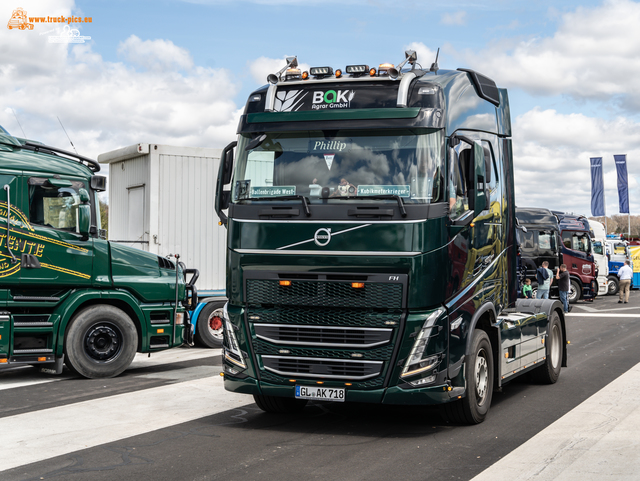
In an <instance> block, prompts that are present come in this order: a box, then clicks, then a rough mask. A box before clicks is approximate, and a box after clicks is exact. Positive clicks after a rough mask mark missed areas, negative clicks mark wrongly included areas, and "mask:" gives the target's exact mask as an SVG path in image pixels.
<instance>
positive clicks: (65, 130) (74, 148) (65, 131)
mask: <svg viewBox="0 0 640 481" xmlns="http://www.w3.org/2000/svg"><path fill="white" fill-rule="evenodd" d="M56 119H58V122H60V127H62V130H64V133H65V135H66V136H67V139H69V143H70V144H71V147H73V150H75V152H76V154H77V153H78V151H77V150H76V146H75V145H73V142H71V137H69V134H67V129H65V128H64V125H62V120H60V117H58V116H57V115H56ZM78 155H79V154H78Z"/></svg>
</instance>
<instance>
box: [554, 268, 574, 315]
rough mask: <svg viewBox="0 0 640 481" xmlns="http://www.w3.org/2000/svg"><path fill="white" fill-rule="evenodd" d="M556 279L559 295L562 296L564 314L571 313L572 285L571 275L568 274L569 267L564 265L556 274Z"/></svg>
mask: <svg viewBox="0 0 640 481" xmlns="http://www.w3.org/2000/svg"><path fill="white" fill-rule="evenodd" d="M556 279H557V280H558V294H559V295H560V302H562V305H563V306H564V312H569V311H570V310H571V309H569V286H570V284H571V282H570V280H569V273H568V272H567V265H566V264H562V265H561V266H560V269H558V272H557V273H556Z"/></svg>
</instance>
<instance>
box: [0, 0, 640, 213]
mask: <svg viewBox="0 0 640 481" xmlns="http://www.w3.org/2000/svg"><path fill="white" fill-rule="evenodd" d="M558 4H560V5H558ZM18 7H21V8H23V9H24V10H26V12H27V15H28V16H29V17H31V16H34V17H35V16H38V17H59V16H65V17H70V16H71V17H76V18H82V19H84V18H85V17H91V23H87V22H83V23H78V22H77V21H76V20H75V19H74V20H73V22H74V23H73V24H72V25H70V27H71V28H75V29H78V30H79V32H80V35H81V36H83V37H90V38H87V39H86V41H85V42H84V43H79V44H67V43H52V42H50V41H49V37H57V36H60V34H61V33H63V25H62V24H60V23H52V22H47V23H36V24H34V29H33V30H16V29H11V30H10V29H8V28H5V26H4V22H8V21H9V19H10V18H11V14H12V12H13V11H14V10H15V9H16V8H18ZM638 25H640V3H638V2H633V1H629V0H607V1H588V0H583V1H573V0H563V1H562V2H556V1H551V0H538V1H536V0H493V1H490V2H489V1H480V0H479V1H464V0H446V1H445V0H442V1H441V0H429V1H420V0H413V1H411V0H395V1H387V0H191V1H179V0H127V1H120V0H106V1H105V0H91V1H88V0H77V1H73V0H46V1H45V0H3V1H2V2H1V4H0V125H2V126H3V127H4V128H5V129H7V130H8V131H9V132H11V133H12V134H14V135H17V136H23V133H22V132H23V131H24V134H26V136H27V137H28V138H32V139H37V140H40V141H43V142H46V143H49V144H51V145H56V146H59V147H62V148H69V149H70V148H71V147H70V145H69V141H68V140H67V138H66V136H65V134H64V132H63V131H62V129H61V127H60V124H59V122H58V117H59V118H60V120H61V121H62V123H63V124H64V126H65V128H66V130H67V132H68V133H69V136H70V137H71V139H72V141H73V143H74V144H75V146H76V148H77V149H78V151H79V152H80V153H82V154H85V155H88V156H91V157H96V156H97V155H98V154H100V153H102V152H106V151H109V150H113V149H116V148H119V147H123V146H126V145H130V144H134V143H137V142H156V143H162V144H170V145H186V146H202V147H215V148H221V147H223V146H224V145H226V144H227V143H228V142H230V141H231V140H233V139H234V137H235V129H236V126H237V122H238V116H239V115H240V111H241V110H242V108H243V105H244V103H245V100H246V97H247V95H248V94H249V93H250V92H251V91H252V90H253V89H255V88H256V87H259V86H260V85H262V84H264V83H265V79H266V76H267V74H269V73H272V72H273V71H275V70H278V69H279V68H281V66H283V65H284V60H283V59H284V57H285V56H288V55H297V56H298V58H299V60H300V62H301V63H302V64H305V65H311V66H313V65H317V66H323V65H331V66H333V67H334V68H343V67H344V66H345V65H347V64H354V63H367V64H369V65H372V66H374V65H378V64H379V63H382V62H393V63H395V64H397V63H399V62H400V61H402V60H403V58H404V53H403V52H404V50H405V49H406V48H414V49H415V50H416V51H417V52H418V61H419V62H422V64H423V65H430V63H431V62H432V61H433V58H434V57H435V51H436V49H437V48H440V58H439V61H438V63H439V65H440V68H442V69H455V68H458V67H468V68H472V69H475V70H477V71H479V72H481V73H483V74H485V75H487V76H488V77H491V78H493V79H494V80H495V81H496V82H497V83H498V85H499V86H500V87H506V88H507V89H508V90H509V95H510V100H511V113H512V122H513V143H514V156H515V173H516V195H517V198H516V201H517V204H518V205H520V206H539V207H548V208H552V209H558V210H564V211H569V212H576V213H583V214H587V215H590V214H591V212H590V188H591V186H590V169H589V158H590V157H603V159H604V170H605V188H606V203H607V213H608V214H609V215H612V214H617V213H618V196H617V190H616V173H615V165H614V162H613V155H614V154H623V153H626V154H627V155H628V169H629V188H630V205H631V213H632V214H640V187H639V186H638V179H640V125H639V124H640V82H638V81H637V79H638V78H639V77H640V55H638V53H640V29H639V28H638ZM16 117H17V120H16ZM18 121H19V122H20V124H21V126H22V128H21V127H20V126H19V125H18Z"/></svg>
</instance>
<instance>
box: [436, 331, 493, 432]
mask: <svg viewBox="0 0 640 481" xmlns="http://www.w3.org/2000/svg"><path fill="white" fill-rule="evenodd" d="M464 370H465V371H464V372H465V376H466V378H467V389H466V392H465V397H463V398H462V399H460V400H459V401H454V402H452V403H449V404H446V405H445V411H446V414H447V417H448V418H449V419H450V420H451V421H453V422H455V423H459V424H479V423H481V422H482V421H484V419H485V417H486V416H487V413H488V412H489V408H490V407H491V397H492V396H493V382H494V381H493V379H494V378H493V353H492V350H491V341H490V340H489V336H487V333H486V332H484V331H481V330H479V329H478V330H476V331H475V332H474V333H473V339H472V341H471V352H470V354H469V355H468V356H467V357H466V359H465V361H464Z"/></svg>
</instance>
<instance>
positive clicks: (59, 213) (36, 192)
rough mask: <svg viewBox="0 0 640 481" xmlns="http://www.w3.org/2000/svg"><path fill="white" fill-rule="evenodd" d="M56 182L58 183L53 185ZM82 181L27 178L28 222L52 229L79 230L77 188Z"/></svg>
mask: <svg viewBox="0 0 640 481" xmlns="http://www.w3.org/2000/svg"><path fill="white" fill-rule="evenodd" d="M55 184H58V185H55ZM82 188H86V186H85V185H84V183H83V182H78V181H63V180H60V179H53V180H50V179H44V178H37V177H32V178H30V179H29V222H31V223H32V224H36V225H42V226H45V227H51V228H54V229H61V230H66V231H69V232H79V226H78V206H79V205H80V195H79V194H78V190H79V189H82Z"/></svg>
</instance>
